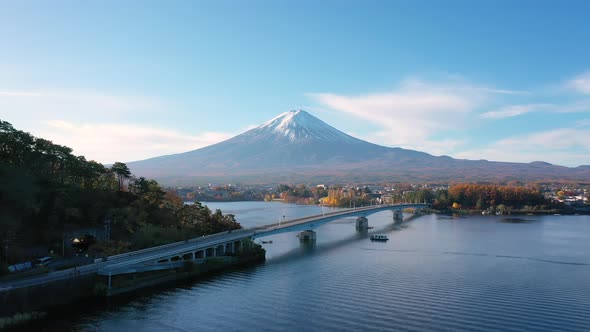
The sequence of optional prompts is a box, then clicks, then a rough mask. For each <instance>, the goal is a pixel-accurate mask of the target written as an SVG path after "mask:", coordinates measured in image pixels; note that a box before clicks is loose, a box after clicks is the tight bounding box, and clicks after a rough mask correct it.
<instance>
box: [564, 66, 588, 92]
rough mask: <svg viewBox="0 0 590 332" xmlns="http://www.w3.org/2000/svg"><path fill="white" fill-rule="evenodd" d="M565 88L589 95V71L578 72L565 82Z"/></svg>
mask: <svg viewBox="0 0 590 332" xmlns="http://www.w3.org/2000/svg"><path fill="white" fill-rule="evenodd" d="M566 88H569V89H572V90H574V91H577V92H580V93H583V94H587V95H590V71H588V72H585V73H583V74H580V75H578V76H576V77H574V78H573V79H571V80H569V81H568V82H567V83H566Z"/></svg>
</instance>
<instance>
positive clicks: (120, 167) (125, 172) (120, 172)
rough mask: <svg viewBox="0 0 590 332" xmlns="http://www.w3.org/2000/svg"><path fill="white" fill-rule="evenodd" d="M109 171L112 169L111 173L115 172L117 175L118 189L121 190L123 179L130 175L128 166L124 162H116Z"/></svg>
mask: <svg viewBox="0 0 590 332" xmlns="http://www.w3.org/2000/svg"><path fill="white" fill-rule="evenodd" d="M111 171H113V173H115V175H116V176H117V181H118V182H119V191H123V184H124V183H125V180H127V179H129V178H130V177H131V171H130V170H129V167H127V165H126V164H125V163H121V162H116V163H114V164H113V166H112V167H111Z"/></svg>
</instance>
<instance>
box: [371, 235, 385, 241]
mask: <svg viewBox="0 0 590 332" xmlns="http://www.w3.org/2000/svg"><path fill="white" fill-rule="evenodd" d="M387 240H389V238H388V237H387V235H384V234H371V241H387Z"/></svg>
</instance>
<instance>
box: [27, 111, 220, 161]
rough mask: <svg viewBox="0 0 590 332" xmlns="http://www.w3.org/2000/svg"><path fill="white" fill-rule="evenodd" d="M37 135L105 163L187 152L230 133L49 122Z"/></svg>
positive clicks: (59, 121)
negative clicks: (185, 131) (186, 132)
mask: <svg viewBox="0 0 590 332" xmlns="http://www.w3.org/2000/svg"><path fill="white" fill-rule="evenodd" d="M46 124H47V126H46V127H45V128H44V129H43V130H41V131H40V132H39V133H35V135H36V136H39V137H43V138H46V139H49V140H52V141H53V142H54V143H56V144H61V145H65V146H69V147H71V148H72V149H73V150H74V153H75V154H77V155H83V156H85V157H86V159H89V160H96V161H99V162H102V163H113V162H115V161H123V162H128V161H135V160H141V159H146V158H150V157H157V156H161V155H167V154H173V153H179V152H186V151H190V150H194V149H198V148H201V147H204V146H207V145H211V144H214V143H217V142H220V141H223V140H225V139H227V138H229V137H231V136H232V134H229V133H219V132H204V133H201V134H198V135H186V134H182V133H178V132H175V131H172V130H167V129H159V128H151V127H141V126H133V125H125V124H90V123H73V122H68V121H63V120H52V121H48V122H47V123H46Z"/></svg>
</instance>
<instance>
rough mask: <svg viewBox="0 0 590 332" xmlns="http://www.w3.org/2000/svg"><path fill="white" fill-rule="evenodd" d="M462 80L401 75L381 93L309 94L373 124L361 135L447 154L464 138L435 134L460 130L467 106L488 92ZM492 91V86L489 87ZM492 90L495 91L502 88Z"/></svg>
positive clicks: (473, 105)
mask: <svg viewBox="0 0 590 332" xmlns="http://www.w3.org/2000/svg"><path fill="white" fill-rule="evenodd" d="M487 90H494V89H486V88H480V87H470V86H467V85H462V84H458V85H450V86H443V85H436V84H430V83H426V82H423V81H418V80H406V81H404V82H403V83H402V84H401V85H400V87H399V88H398V89H395V90H393V91H390V92H384V93H373V94H366V95H357V96H347V95H339V94H334V93H309V94H308V96H310V97H311V98H313V99H314V100H315V101H317V102H318V103H319V104H320V106H321V107H325V108H329V109H331V110H333V111H336V112H340V113H343V114H345V115H347V116H352V117H356V118H358V119H362V120H365V121H368V122H370V123H372V124H373V125H375V126H376V127H377V128H379V129H378V130H377V132H375V133H373V134H370V135H367V136H365V137H363V138H364V139H367V140H369V141H372V142H375V143H378V144H387V145H391V146H400V147H404V148H411V149H418V150H421V151H426V152H429V153H434V154H447V153H450V152H451V151H453V150H454V149H455V148H456V147H458V146H460V145H461V144H463V143H464V142H463V141H462V140H452V139H448V140H444V141H441V140H438V139H434V138H433V137H434V136H436V134H438V133H440V132H443V131H447V130H452V129H459V128H461V127H462V126H464V125H465V124H466V123H467V122H468V121H470V120H471V119H472V115H471V113H472V110H473V109H474V108H476V107H477V106H478V105H481V104H483V103H484V101H485V100H486V99H487V98H488V96H489V94H490V93H492V92H490V91H487ZM494 91H496V90H494ZM504 92H506V91H504V90H497V92H496V93H504Z"/></svg>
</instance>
